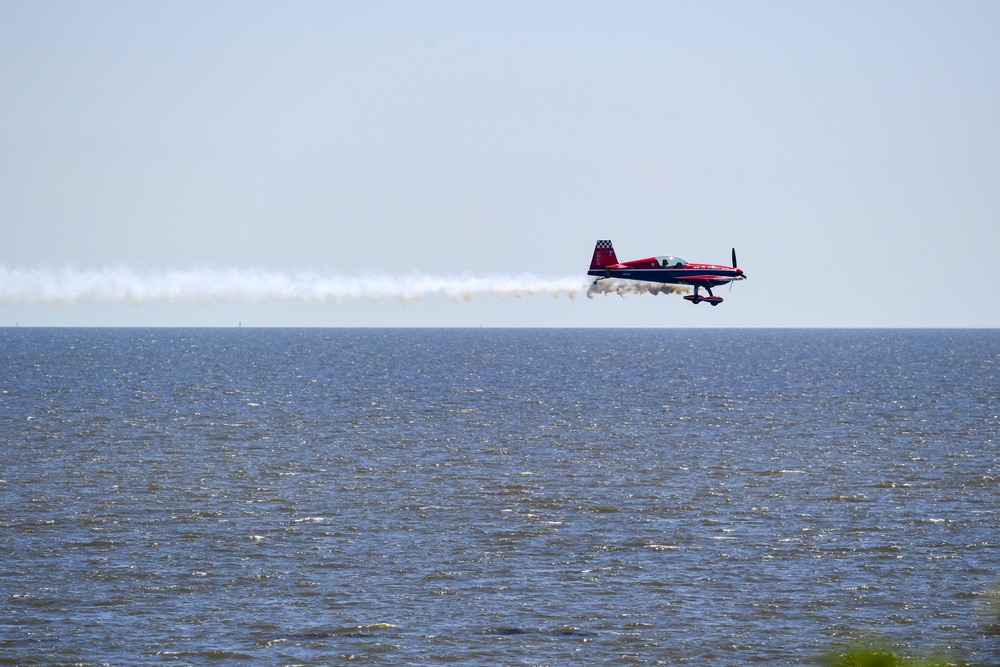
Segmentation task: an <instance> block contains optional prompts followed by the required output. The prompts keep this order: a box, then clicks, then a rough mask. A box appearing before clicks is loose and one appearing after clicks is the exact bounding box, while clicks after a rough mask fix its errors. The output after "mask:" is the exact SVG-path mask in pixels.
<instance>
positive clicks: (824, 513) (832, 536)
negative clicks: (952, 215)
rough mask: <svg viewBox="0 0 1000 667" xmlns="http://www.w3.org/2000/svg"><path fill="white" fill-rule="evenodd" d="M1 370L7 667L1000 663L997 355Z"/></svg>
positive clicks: (821, 352)
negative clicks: (846, 653) (879, 650)
mask: <svg viewBox="0 0 1000 667" xmlns="http://www.w3.org/2000/svg"><path fill="white" fill-rule="evenodd" d="M0 370H2V376H0V390H2V394H0V437H2V450H0V457H2V458H0V577H2V578H0V662H2V663H4V664H85V665H90V664H101V663H108V664H113V665H160V664H164V665H167V664H169V665H172V664H192V665H201V664H213V665H228V664H269V665H270V664H273V665H281V664H302V665H345V664H369V665H429V664H449V665H469V666H471V665H486V664H497V665H499V664H504V665H565V664H587V665H652V664H666V665H675V664H678V665H680V664H692V665H745V664H751V663H767V664H811V663H813V662H814V661H815V660H816V657H817V656H819V655H821V654H822V653H823V652H824V651H826V650H827V649H829V648H830V647H831V645H833V644H835V643H836V642H838V641H840V640H844V639H846V638H850V637H855V636H857V635H859V634H871V633H879V634H881V635H883V636H885V637H888V638H891V640H892V641H896V642H898V643H899V644H900V645H902V646H903V647H904V648H906V649H909V650H914V651H922V650H926V649H929V648H937V647H952V649H953V650H954V651H955V652H956V653H957V654H958V655H959V656H961V657H964V658H965V659H967V660H969V661H970V662H972V663H973V664H976V665H993V664H997V663H998V662H1000V638H998V636H997V634H996V632H995V631H996V627H995V626H996V624H997V622H998V619H997V618H996V613H995V612H992V611H991V609H990V608H989V605H988V602H989V599H990V596H989V593H990V591H992V590H995V588H996V586H997V584H998V582H1000V548H998V545H1000V493H998V489H1000V461H998V454H1000V441H998V433H1000V416H998V415H1000V380H998V371H1000V332H998V331H995V330H991V331H838V330H832V331H824V330H795V331H780V330H746V331H732V330H728V331H692V330H638V331H637V330H626V331H614V330H605V331H598V330H571V331H564V330H247V329H243V330H183V329H180V330H96V329H95V330H79V329H78V330H73V329H62V330H57V329H35V330H31V329H7V330H0ZM991 614H992V616H991ZM991 626H992V627H991Z"/></svg>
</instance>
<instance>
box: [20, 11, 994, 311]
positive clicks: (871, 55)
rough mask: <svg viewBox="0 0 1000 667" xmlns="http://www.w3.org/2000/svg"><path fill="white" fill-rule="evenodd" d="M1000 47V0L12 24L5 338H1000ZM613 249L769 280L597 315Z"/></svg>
mask: <svg viewBox="0 0 1000 667" xmlns="http://www.w3.org/2000/svg"><path fill="white" fill-rule="evenodd" d="M998 26H1000V3H997V2H993V1H984V2H964V1H954V2H920V1H907V2H877V1H875V2H872V1H865V2H851V1H846V2H824V1H817V2H791V1H788V2H769V1H759V2H736V1H732V2H718V1H711V0H710V1H707V2H670V1H667V0H664V1H656V2H624V3H619V2H587V1H572V2H561V1H549V2H546V1H544V0H543V1H531V2H519V1H516V0H515V1H507V0H505V1H504V2H437V1H426V2H402V1H400V2H383V1H373V2H363V3H362V2H332V1H331V2H325V1H324V2H308V1H301V2H294V3H287V2H255V1H248V0H241V1H239V2H227V1H214V2H186V1H177V2H169V3H154V2H124V1H121V2H100V1H94V2H86V3H80V2H60V1H48V2H29V1H27V0H24V1H20V0H8V1H6V2H3V3H0V227H2V232H3V233H2V242H0V326H137V327H142V326H220V327H224V326H238V325H240V324H242V325H243V326H261V327H274V326H313V327H345V326H347V327H368V326H389V327H424V326H455V327H478V326H485V327H612V328H618V327H728V328H732V327H1000V297H998V289H997V287H998V286H997V285H995V284H994V280H993V274H994V272H995V271H996V267H997V256H998V254H1000V122H998V119H1000V40H997V39H996V34H997V29H998ZM598 239H611V240H613V241H614V245H615V249H616V251H617V254H618V258H619V259H620V260H627V259H636V258H641V257H648V256H652V255H675V256H679V257H682V258H684V259H687V260H689V261H692V262H710V263H721V264H728V263H729V259H730V251H731V248H733V247H735V248H736V249H737V252H738V258H739V264H740V267H741V268H743V269H744V270H745V271H746V275H747V276H748V280H746V281H744V282H741V283H737V284H735V285H734V286H733V287H732V289H731V290H730V289H729V288H725V287H723V288H717V291H716V293H717V294H720V295H721V296H723V297H724V298H725V303H723V304H721V305H720V306H719V307H710V306H708V305H707V304H701V305H697V306H692V305H691V304H689V303H688V302H685V301H684V300H682V299H681V298H680V296H678V295H663V294H661V295H659V296H653V295H650V294H643V295H639V294H628V295H625V296H619V295H616V294H610V295H597V296H595V297H594V298H587V296H586V294H585V288H586V285H587V278H586V270H587V268H588V267H589V263H590V258H591V255H592V253H593V248H594V243H595V241H596V240H598ZM101 281H104V282H101ZM170 281H175V283H176V284H174V283H172V285H173V286H172V287H169V288H167V287H163V285H164V284H165V283H167V282H170ZM351 281H354V282H351ZM434 281H438V282H437V283H434ZM533 281H534V282H533ZM567 281H569V282H568V283H567ZM574 281H578V282H574ZM320 283H321V284H322V285H324V286H325V287H324V288H323V289H320V290H317V288H316V285H317V284H320ZM514 283H516V285H518V286H519V287H509V285H511V284H514ZM534 283H537V284H538V285H543V286H544V285H552V284H559V285H564V284H572V285H579V286H581V287H580V289H579V290H577V291H575V292H573V290H568V291H567V290H561V289H550V288H548V287H542V288H539V289H534V288H531V287H530V286H531V285H532V284H534ZM303 284H307V286H305V287H303V286H302V285H303ZM359 284H361V285H369V286H370V285H372V284H378V285H381V286H382V287H380V288H379V289H378V290H376V289H374V288H370V287H369V288H360V287H358V285H359ZM431 284H446V285H450V286H451V287H449V288H447V289H439V288H427V289H425V290H424V291H421V289H423V288H421V287H420V286H422V285H424V286H426V285H431ZM81 285H84V287H81ZM88 285H89V287H87V286H88ZM101 285H104V287H101ZM151 285H159V286H160V287H159V288H157V289H153V288H151V287H150V286H151ZM289 285H292V287H289ZM295 285H298V287H295ZM386 285H388V287H386ZM463 285H466V286H467V287H462V286H463ZM475 285H486V287H482V288H477V287H475ZM498 285H500V286H502V287H497V286H498ZM525 285H527V286H528V287H525ZM352 286H353V287H352ZM456 286H457V287H456ZM574 289H575V288H574ZM352 290H354V291H352ZM379 290H381V291H379ZM570 292H572V295H571V294H570Z"/></svg>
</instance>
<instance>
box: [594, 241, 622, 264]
mask: <svg viewBox="0 0 1000 667" xmlns="http://www.w3.org/2000/svg"><path fill="white" fill-rule="evenodd" d="M617 263H618V257H617V256H615V248H614V246H612V245H611V241H598V242H597V245H596V246H594V258H593V259H591V260H590V268H591V270H593V269H603V268H605V267H607V266H611V265H612V264H617Z"/></svg>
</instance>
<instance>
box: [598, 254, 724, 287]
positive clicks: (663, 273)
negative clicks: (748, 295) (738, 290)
mask: <svg viewBox="0 0 1000 667" xmlns="http://www.w3.org/2000/svg"><path fill="white" fill-rule="evenodd" d="M587 275H590V276H597V277H599V278H622V279H625V280H644V281H647V282H651V283H670V284H674V285H697V286H700V287H715V286H718V285H725V284H727V283H729V282H732V281H733V280H742V279H743V269H739V268H735V267H732V266H723V265H721V264H689V263H687V262H685V261H684V260H682V259H678V258H676V257H648V258H646V259H634V260H631V261H628V262H622V263H620V264H611V265H609V266H606V267H604V268H592V269H590V270H589V271H587Z"/></svg>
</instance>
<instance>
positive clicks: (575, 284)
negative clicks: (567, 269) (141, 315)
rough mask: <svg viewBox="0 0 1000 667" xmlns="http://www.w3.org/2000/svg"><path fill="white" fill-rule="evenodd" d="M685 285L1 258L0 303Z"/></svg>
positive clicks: (394, 296) (574, 291) (571, 291)
mask: <svg viewBox="0 0 1000 667" xmlns="http://www.w3.org/2000/svg"><path fill="white" fill-rule="evenodd" d="M686 291H687V290H686V288H684V287H679V286H675V285H661V284H659V283H645V282H636V281H630V280H614V279H607V280H599V281H597V282H596V283H594V282H592V279H590V278H586V277H583V276H569V277H564V278H545V277H538V276H533V275H527V274H522V275H514V276H502V275H492V276H473V275H457V276H432V275H423V274H409V275H401V276H392V275H368V276H345V275H334V274H324V273H317V272H312V271H296V272H282V271H270V270H263V269H238V268H221V269H218V268H216V269H167V270H163V271H138V270H135V269H130V268H127V267H117V268H103V269H77V268H72V267H65V268H61V269H47V268H7V267H2V266H0V303H8V304H10V303H21V304H49V305H69V304H75V303H78V302H81V301H98V302H110V303H117V302H128V303H133V304H135V305H141V304H143V303H144V302H146V301H155V300H162V301H166V302H174V301H197V302H201V303H207V302H210V301H217V300H222V301H231V300H237V301H249V302H259V301H305V302H320V303H322V302H331V301H332V302H334V303H342V302H345V301H356V300H367V301H383V300H398V301H402V302H408V301H414V300H418V299H422V298H425V297H428V296H434V295H444V296H446V297H448V298H449V299H451V300H453V301H463V300H464V301H468V300H470V299H473V298H475V297H477V296H488V295H493V296H499V297H507V296H513V297H517V298H521V297H526V296H534V295H548V296H553V297H560V296H562V295H566V296H567V297H569V298H575V297H577V296H579V295H586V296H587V297H588V298H593V296H594V295H595V294H618V295H619V296H623V297H624V296H625V295H626V294H654V295H655V294H676V293H683V292H686Z"/></svg>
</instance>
